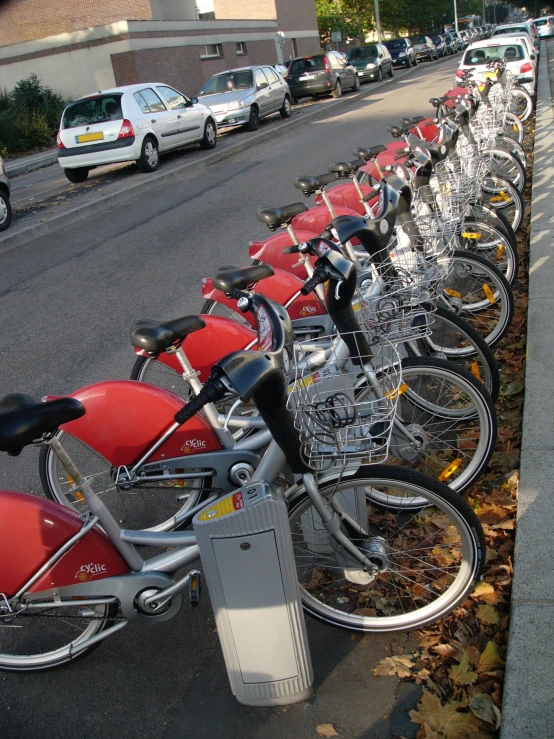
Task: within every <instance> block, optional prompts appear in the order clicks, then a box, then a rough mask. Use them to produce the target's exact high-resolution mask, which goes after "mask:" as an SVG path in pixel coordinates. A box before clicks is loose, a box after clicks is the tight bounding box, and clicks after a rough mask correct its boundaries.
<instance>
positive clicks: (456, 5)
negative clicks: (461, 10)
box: [454, 0, 458, 33]
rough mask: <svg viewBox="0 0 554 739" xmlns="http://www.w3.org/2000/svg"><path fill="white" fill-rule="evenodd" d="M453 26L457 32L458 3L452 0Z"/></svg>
mask: <svg viewBox="0 0 554 739" xmlns="http://www.w3.org/2000/svg"><path fill="white" fill-rule="evenodd" d="M454 28H455V29H456V33H458V3H457V2H456V0H454Z"/></svg>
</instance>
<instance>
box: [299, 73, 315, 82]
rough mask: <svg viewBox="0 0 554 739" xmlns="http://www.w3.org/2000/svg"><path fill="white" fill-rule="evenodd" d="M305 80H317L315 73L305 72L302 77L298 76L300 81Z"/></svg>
mask: <svg viewBox="0 0 554 739" xmlns="http://www.w3.org/2000/svg"><path fill="white" fill-rule="evenodd" d="M304 80H315V75H314V74H303V75H302V77H299V78H298V81H299V82H303V81H304Z"/></svg>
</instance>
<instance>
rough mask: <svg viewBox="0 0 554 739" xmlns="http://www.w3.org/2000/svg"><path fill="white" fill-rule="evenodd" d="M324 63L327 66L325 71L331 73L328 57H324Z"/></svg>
mask: <svg viewBox="0 0 554 739" xmlns="http://www.w3.org/2000/svg"><path fill="white" fill-rule="evenodd" d="M323 63H324V64H325V71H326V72H330V71H331V69H330V67H329V60H328V59H327V57H326V56H324V57H323Z"/></svg>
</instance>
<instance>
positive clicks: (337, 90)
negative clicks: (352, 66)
mask: <svg viewBox="0 0 554 739" xmlns="http://www.w3.org/2000/svg"><path fill="white" fill-rule="evenodd" d="M331 95H332V96H333V97H334V98H335V100H336V99H337V98H340V97H342V85H341V82H340V80H337V84H336V85H335V89H334V90H333V92H332V93H331Z"/></svg>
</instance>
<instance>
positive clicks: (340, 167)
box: [329, 159, 365, 178]
mask: <svg viewBox="0 0 554 739" xmlns="http://www.w3.org/2000/svg"><path fill="white" fill-rule="evenodd" d="M364 164H365V160H364V159H354V161H352V162H337V163H336V164H333V165H332V166H331V167H329V172H333V173H334V174H338V176H339V178H341V177H342V178H346V177H350V176H351V175H353V174H354V172H357V171H358V170H359V169H360V167H363V166H364Z"/></svg>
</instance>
